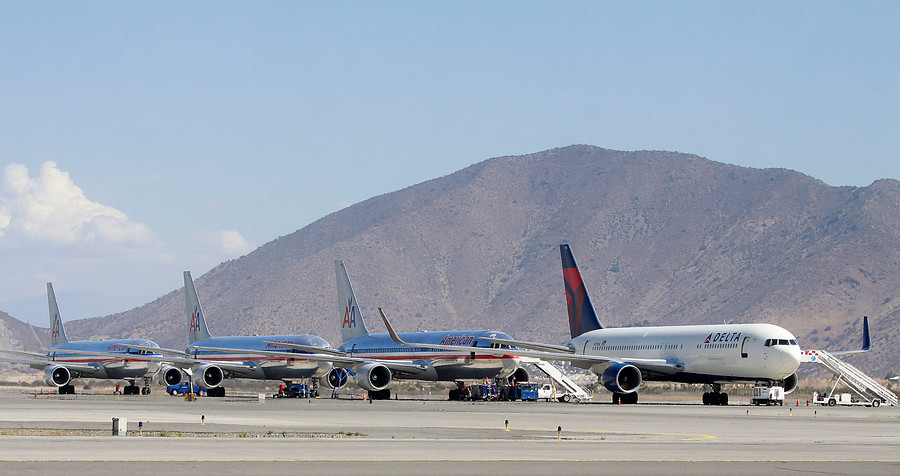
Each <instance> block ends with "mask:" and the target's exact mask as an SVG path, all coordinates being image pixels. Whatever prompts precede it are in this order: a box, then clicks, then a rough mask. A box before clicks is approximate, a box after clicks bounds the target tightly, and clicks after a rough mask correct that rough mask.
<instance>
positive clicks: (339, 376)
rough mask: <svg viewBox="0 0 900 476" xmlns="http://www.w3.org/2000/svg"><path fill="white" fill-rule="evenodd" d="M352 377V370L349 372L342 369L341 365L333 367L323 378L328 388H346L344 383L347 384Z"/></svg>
mask: <svg viewBox="0 0 900 476" xmlns="http://www.w3.org/2000/svg"><path fill="white" fill-rule="evenodd" d="M349 379H350V372H347V369H342V368H340V367H333V368H332V369H331V370H330V371H329V372H328V374H327V375H325V378H324V379H322V385H324V386H325V387H327V388H337V389H341V388H344V385H347V381H348V380H349Z"/></svg>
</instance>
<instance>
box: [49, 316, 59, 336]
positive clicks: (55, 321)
mask: <svg viewBox="0 0 900 476" xmlns="http://www.w3.org/2000/svg"><path fill="white" fill-rule="evenodd" d="M50 335H51V336H53V337H59V314H57V315H56V316H53V327H52V328H51V329H50Z"/></svg>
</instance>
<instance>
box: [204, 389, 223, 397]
mask: <svg viewBox="0 0 900 476" xmlns="http://www.w3.org/2000/svg"><path fill="white" fill-rule="evenodd" d="M206 396H207V397H224V396H225V387H215V388H208V389H206Z"/></svg>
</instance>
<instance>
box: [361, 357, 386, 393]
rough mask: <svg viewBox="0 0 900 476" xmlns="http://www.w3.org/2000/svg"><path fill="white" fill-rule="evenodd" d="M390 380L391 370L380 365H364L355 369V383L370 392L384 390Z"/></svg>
mask: <svg viewBox="0 0 900 476" xmlns="http://www.w3.org/2000/svg"><path fill="white" fill-rule="evenodd" d="M392 378H393V375H391V369H389V368H387V367H385V366H384V365H382V364H375V363H371V364H364V365H361V366H360V367H359V368H357V369H356V383H357V384H359V386H360V387H362V388H364V389H366V390H369V391H372V392H377V391H379V390H384V389H385V388H386V387H387V386H388V384H390V383H391V379H392Z"/></svg>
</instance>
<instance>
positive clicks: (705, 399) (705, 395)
mask: <svg viewBox="0 0 900 476" xmlns="http://www.w3.org/2000/svg"><path fill="white" fill-rule="evenodd" d="M703 404H704V405H709V392H703Z"/></svg>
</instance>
